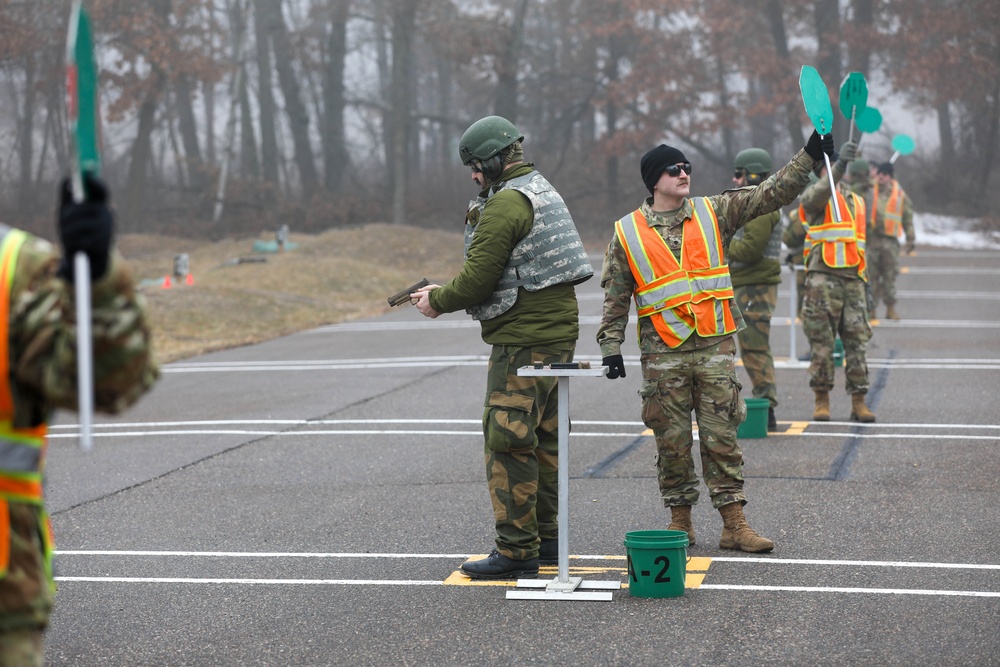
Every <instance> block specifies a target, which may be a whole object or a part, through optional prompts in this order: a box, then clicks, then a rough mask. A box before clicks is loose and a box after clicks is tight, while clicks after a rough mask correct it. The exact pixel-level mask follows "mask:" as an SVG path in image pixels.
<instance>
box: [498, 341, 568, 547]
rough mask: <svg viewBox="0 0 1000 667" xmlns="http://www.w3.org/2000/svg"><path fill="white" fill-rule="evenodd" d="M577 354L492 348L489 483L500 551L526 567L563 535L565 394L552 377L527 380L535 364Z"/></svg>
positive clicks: (555, 360)
mask: <svg viewBox="0 0 1000 667" xmlns="http://www.w3.org/2000/svg"><path fill="white" fill-rule="evenodd" d="M572 359H573V350H572V349H569V350H556V349H552V348H548V347H513V346H504V345H494V346H493V351H492V353H491V354H490V363H489V370H488V371H487V375H486V404H485V411H484V412H483V436H484V438H485V454H486V484H487V487H488V488H489V493H490V501H491V502H492V504H493V516H494V519H495V521H496V531H497V537H496V544H497V550H498V551H500V553H502V554H503V555H505V556H507V557H508V558H514V559H517V560H523V559H526V558H534V557H536V556H537V555H538V544H539V539H540V538H546V539H550V538H555V537H557V536H558V516H557V515H558V511H559V480H558V471H559V392H558V381H557V378H554V377H521V376H519V375H518V374H517V369H518V368H521V367H522V366H530V365H532V364H533V363H535V362H542V363H543V364H546V365H548V364H551V363H556V362H567V361H572Z"/></svg>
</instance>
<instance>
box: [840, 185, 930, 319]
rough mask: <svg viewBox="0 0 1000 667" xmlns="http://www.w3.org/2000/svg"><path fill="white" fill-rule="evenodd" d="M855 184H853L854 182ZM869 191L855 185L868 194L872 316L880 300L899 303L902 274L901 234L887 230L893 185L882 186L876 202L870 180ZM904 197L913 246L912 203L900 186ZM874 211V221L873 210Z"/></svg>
mask: <svg viewBox="0 0 1000 667" xmlns="http://www.w3.org/2000/svg"><path fill="white" fill-rule="evenodd" d="M852 185H853V184H852ZM866 185H867V192H865V191H864V187H865V185H864V184H857V185H854V188H853V189H854V191H855V192H856V193H857V194H860V195H862V196H864V197H865V204H866V205H868V206H869V208H868V250H867V254H866V255H865V258H866V261H867V264H868V282H869V284H870V285H871V292H872V315H873V316H874V313H875V311H874V309H875V308H876V307H877V306H878V303H879V301H880V300H882V301H885V305H886V306H889V307H892V306H894V305H895V304H896V275H897V274H898V273H899V237H897V236H890V235H888V234H886V232H885V207H886V205H887V204H888V203H889V195H890V194H891V190H892V189H891V187H879V189H878V190H879V191H878V201H877V202H873V201H872V199H873V197H874V188H873V187H872V184H871V182H870V181H868V182H867V184H866ZM900 196H901V197H902V198H903V233H904V234H905V235H906V242H907V245H910V246H912V244H913V241H914V239H915V238H916V235H915V233H914V230H913V202H912V201H910V197H909V196H908V195H907V194H906V193H905V192H903V191H902V189H900ZM872 211H875V220H874V221H872V214H871V212H872Z"/></svg>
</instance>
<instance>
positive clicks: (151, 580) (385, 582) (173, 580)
mask: <svg viewBox="0 0 1000 667" xmlns="http://www.w3.org/2000/svg"><path fill="white" fill-rule="evenodd" d="M55 580H56V581H63V582H66V581H93V582H111V583H126V584H128V583H131V584H268V585H274V584H294V585H296V586H302V585H314V586H316V585H318V586H443V585H444V581H442V580H440V579H436V580H435V579H430V580H427V579H424V580H408V579H196V578H189V577H56V578H55Z"/></svg>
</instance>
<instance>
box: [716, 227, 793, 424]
mask: <svg viewBox="0 0 1000 667" xmlns="http://www.w3.org/2000/svg"><path fill="white" fill-rule="evenodd" d="M780 253H781V213H780V212H779V211H773V212H771V213H768V214H767V215H762V216H760V217H759V218H756V219H754V220H751V221H750V222H748V223H747V224H746V226H745V227H742V228H740V229H739V230H737V232H736V234H735V235H734V236H733V239H732V240H731V241H730V242H729V247H728V249H727V252H726V255H727V257H728V259H729V273H730V276H731V277H732V281H733V288H734V291H735V295H736V305H738V306H739V307H740V312H741V313H742V314H743V319H744V320H745V321H746V325H747V326H746V328H745V329H741V330H740V331H739V332H738V333H737V334H736V337H737V340H739V343H740V358H741V359H742V360H743V368H744V369H746V372H747V375H748V376H749V377H750V384H751V385H752V386H753V395H754V398H766V399H767V400H768V402H769V403H770V406H771V408H774V407H776V406H777V405H778V385H777V384H776V383H775V380H774V356H773V355H772V354H771V340H770V338H771V315H773V314H774V308H775V306H777V304H778V285H779V284H780V283H781V264H780V262H779V261H778V257H779V256H780Z"/></svg>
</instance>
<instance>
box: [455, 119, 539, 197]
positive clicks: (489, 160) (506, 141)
mask: <svg viewBox="0 0 1000 667" xmlns="http://www.w3.org/2000/svg"><path fill="white" fill-rule="evenodd" d="M522 140H524V135H523V134H521V132H520V131H519V130H518V129H517V128H516V127H514V124H513V123H511V122H510V121H509V120H507V119H506V118H503V117H502V116H487V117H486V118H481V119H479V120H477V121H476V122H475V123H473V124H472V125H471V126H469V129H468V130H466V131H465V134H463V135H462V138H461V140H459V142H458V156H459V157H460V158H461V159H462V164H464V165H467V166H468V165H471V164H472V163H473V161H475V162H478V163H479V165H480V171H482V172H483V176H485V177H486V179H487V180H488V181H494V180H496V178H497V177H498V176H500V174H501V173H502V172H503V157H502V156H501V154H500V152H501V151H502V150H503V149H505V148H507V147H508V146H510V145H511V144H513V143H514V142H517V141H522Z"/></svg>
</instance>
